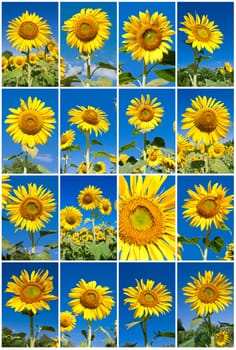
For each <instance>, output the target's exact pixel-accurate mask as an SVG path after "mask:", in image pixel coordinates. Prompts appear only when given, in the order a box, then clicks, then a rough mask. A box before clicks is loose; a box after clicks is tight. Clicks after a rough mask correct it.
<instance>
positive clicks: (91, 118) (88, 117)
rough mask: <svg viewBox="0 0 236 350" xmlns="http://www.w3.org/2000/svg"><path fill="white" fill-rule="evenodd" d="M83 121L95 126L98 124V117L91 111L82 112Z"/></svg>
mask: <svg viewBox="0 0 236 350" xmlns="http://www.w3.org/2000/svg"><path fill="white" fill-rule="evenodd" d="M83 120H84V121H85V122H86V123H88V124H92V125H97V124H98V123H99V119H98V115H97V113H96V112H95V111H94V110H92V109H88V110H87V111H84V113H83Z"/></svg>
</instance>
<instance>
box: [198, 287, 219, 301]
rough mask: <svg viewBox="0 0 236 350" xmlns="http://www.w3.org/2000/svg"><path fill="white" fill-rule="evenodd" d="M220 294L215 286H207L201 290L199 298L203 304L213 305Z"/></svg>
mask: <svg viewBox="0 0 236 350" xmlns="http://www.w3.org/2000/svg"><path fill="white" fill-rule="evenodd" d="M218 296H219V293H218V290H217V288H216V287H215V286H214V285H213V284H210V283H209V284H208V283H207V284H205V285H204V286H202V287H201V288H200V289H199V298H200V300H201V301H202V302H203V303H206V304H208V303H212V302H215V301H216V300H217V299H218Z"/></svg>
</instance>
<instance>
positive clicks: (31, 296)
mask: <svg viewBox="0 0 236 350" xmlns="http://www.w3.org/2000/svg"><path fill="white" fill-rule="evenodd" d="M21 299H22V300H23V301H25V302H26V303H28V304H30V303H33V302H37V301H39V300H40V299H41V289H40V287H39V286H38V284H37V283H28V284H27V286H26V287H24V288H23V289H22V290H21Z"/></svg>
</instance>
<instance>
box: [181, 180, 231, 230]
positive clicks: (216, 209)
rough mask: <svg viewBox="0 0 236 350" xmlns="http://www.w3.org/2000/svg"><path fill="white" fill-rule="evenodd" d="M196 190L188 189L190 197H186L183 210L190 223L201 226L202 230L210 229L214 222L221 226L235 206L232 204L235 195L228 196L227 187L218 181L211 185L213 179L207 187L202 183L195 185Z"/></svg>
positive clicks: (217, 226)
mask: <svg viewBox="0 0 236 350" xmlns="http://www.w3.org/2000/svg"><path fill="white" fill-rule="evenodd" d="M194 187H195V190H196V192H194V191H192V190H188V191H187V192H188V194H189V196H190V198H187V199H185V204H184V205H183V208H185V210H184V212H183V216H184V218H186V219H187V220H191V222H190V225H191V226H193V227H198V226H200V229H201V231H203V230H204V229H205V228H206V229H207V230H208V229H210V228H211V225H212V224H214V225H215V227H216V228H219V227H220V226H221V225H222V223H223V222H224V220H226V219H227V217H226V215H227V214H229V213H230V211H231V210H232V208H233V205H232V204H231V202H232V200H233V195H230V196H226V193H227V191H228V190H227V189H226V187H224V188H223V187H222V185H219V184H218V183H215V184H214V185H213V186H211V181H209V182H208V186H207V189H205V188H204V187H203V186H202V185H195V186H194Z"/></svg>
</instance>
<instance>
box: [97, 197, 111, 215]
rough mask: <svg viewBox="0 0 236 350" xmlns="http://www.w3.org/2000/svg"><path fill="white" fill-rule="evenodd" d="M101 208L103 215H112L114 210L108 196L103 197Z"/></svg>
mask: <svg viewBox="0 0 236 350" xmlns="http://www.w3.org/2000/svg"><path fill="white" fill-rule="evenodd" d="M99 210H100V212H101V213H102V214H103V215H110V214H111V212H112V205H111V201H110V200H109V199H108V198H102V199H101V201H100V203H99Z"/></svg>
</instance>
